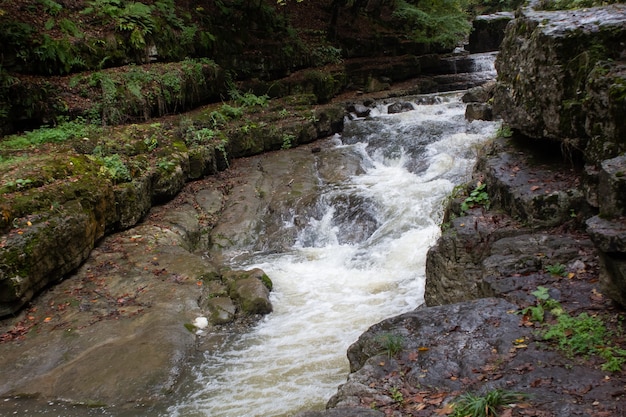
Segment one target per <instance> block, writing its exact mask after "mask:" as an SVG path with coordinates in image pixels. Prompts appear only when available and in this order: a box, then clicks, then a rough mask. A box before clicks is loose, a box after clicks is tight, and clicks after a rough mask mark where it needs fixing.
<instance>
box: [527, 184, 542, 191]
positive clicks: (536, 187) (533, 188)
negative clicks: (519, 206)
mask: <svg viewBox="0 0 626 417" xmlns="http://www.w3.org/2000/svg"><path fill="white" fill-rule="evenodd" d="M540 188H541V187H540V186H538V185H533V186H532V187H530V191H537V190H538V189H540Z"/></svg>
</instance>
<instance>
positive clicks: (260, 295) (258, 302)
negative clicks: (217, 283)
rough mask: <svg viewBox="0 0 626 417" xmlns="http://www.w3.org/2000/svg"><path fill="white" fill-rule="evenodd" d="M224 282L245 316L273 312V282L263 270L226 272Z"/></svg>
mask: <svg viewBox="0 0 626 417" xmlns="http://www.w3.org/2000/svg"><path fill="white" fill-rule="evenodd" d="M222 279H223V281H224V282H225V283H226V285H227V286H228V289H229V295H230V297H231V298H232V299H233V300H235V301H236V302H237V303H238V304H239V306H240V307H241V311H242V312H243V313H245V314H249V315H253V314H268V313H271V312H272V303H271V301H270V289H271V288H272V281H271V280H270V278H269V277H268V276H267V275H266V274H265V272H263V271H262V270H261V269H258V268H255V269H253V270H250V271H226V272H224V275H223V278H222Z"/></svg>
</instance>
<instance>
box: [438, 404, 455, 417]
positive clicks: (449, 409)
mask: <svg viewBox="0 0 626 417" xmlns="http://www.w3.org/2000/svg"><path fill="white" fill-rule="evenodd" d="M453 412H454V406H452V405H451V404H446V405H444V406H443V408H440V409H439V410H435V414H437V415H438V416H447V415H449V414H452V413H453Z"/></svg>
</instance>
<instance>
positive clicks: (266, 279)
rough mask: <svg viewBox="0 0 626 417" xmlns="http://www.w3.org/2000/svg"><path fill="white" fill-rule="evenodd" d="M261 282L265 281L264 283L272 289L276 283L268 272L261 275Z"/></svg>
mask: <svg viewBox="0 0 626 417" xmlns="http://www.w3.org/2000/svg"><path fill="white" fill-rule="evenodd" d="M261 282H262V283H263V285H265V287H266V288H267V289H268V290H270V291H272V289H273V288H274V283H273V282H272V280H271V279H270V277H268V276H267V274H263V275H262V276H261Z"/></svg>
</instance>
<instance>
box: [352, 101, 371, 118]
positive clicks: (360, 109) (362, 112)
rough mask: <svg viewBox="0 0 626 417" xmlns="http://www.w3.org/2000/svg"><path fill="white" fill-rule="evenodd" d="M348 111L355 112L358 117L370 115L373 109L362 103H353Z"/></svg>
mask: <svg viewBox="0 0 626 417" xmlns="http://www.w3.org/2000/svg"><path fill="white" fill-rule="evenodd" d="M348 111H349V112H350V113H354V114H355V115H356V116H357V117H367V116H369V114H370V112H371V111H372V109H370V108H369V107H367V106H364V105H362V104H358V103H356V104H351V105H349V106H348Z"/></svg>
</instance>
